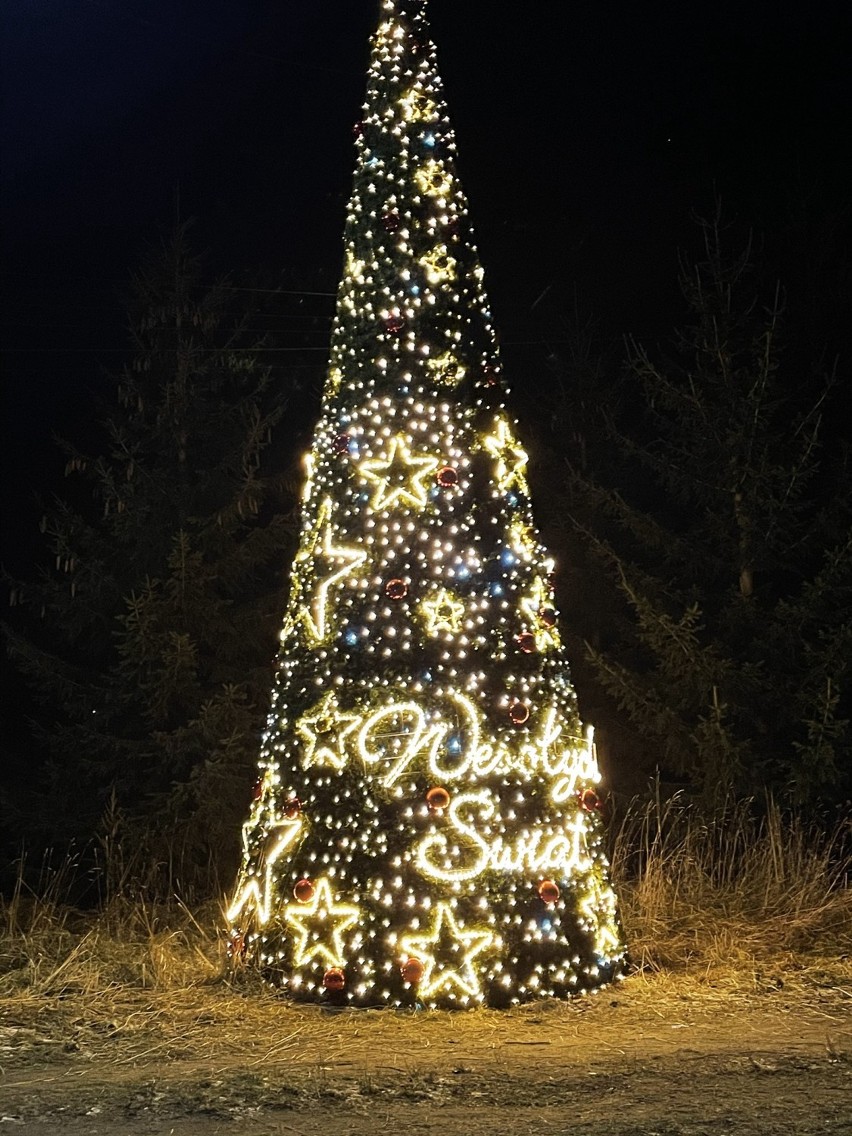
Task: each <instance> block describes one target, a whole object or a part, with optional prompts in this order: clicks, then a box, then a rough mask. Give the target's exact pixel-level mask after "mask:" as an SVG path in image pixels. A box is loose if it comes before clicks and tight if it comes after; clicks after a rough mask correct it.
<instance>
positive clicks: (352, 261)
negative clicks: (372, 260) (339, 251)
mask: <svg viewBox="0 0 852 1136" xmlns="http://www.w3.org/2000/svg"><path fill="white" fill-rule="evenodd" d="M344 271H345V273H346V275H347V276H349V277H350V278H351V279H352V280H354V281H355V282H356V283H357V284H363V283H364V277H365V274H366V271H367V262H366V260H359V259H358V257H356V256H355V254H354V253H353V252H352V250H351V249H349V251H348V252H347V254H346V265H345V268H344Z"/></svg>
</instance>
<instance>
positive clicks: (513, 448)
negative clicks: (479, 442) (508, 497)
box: [483, 415, 529, 493]
mask: <svg viewBox="0 0 852 1136" xmlns="http://www.w3.org/2000/svg"><path fill="white" fill-rule="evenodd" d="M483 445H484V446H485V448H486V450H487V451H488V452H489V454H491V456H492V457H493V458H494V460H495V463H496V470H495V476H496V479H497V485H498V486H499V487H500V489H503V490H507V489H511V488H512V486H513V485H514V486H517V488H518V489H520V490H521V492H522V493H527V492H528V489H527V483H526V478H525V477H524V469H525V468H526V464H527V461H528V460H529V458H528V457H527V453H526V450H524V448H523V447H522V446H521V445H520V443H519V442H518V440H517V439H516V438H515V436H514V434H513V433H512V430H511V427H510V426H509V423H508V422H507V421H506V419H505V418H504V417H503V416H502V415H499V416H498V417H497V418H495V420H494V430H493V431H492V433H491V434H488V435H486V437H485V438H484V440H483Z"/></svg>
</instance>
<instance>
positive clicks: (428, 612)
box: [420, 588, 464, 635]
mask: <svg viewBox="0 0 852 1136" xmlns="http://www.w3.org/2000/svg"><path fill="white" fill-rule="evenodd" d="M420 606H421V608H422V609H423V613H424V615H425V617H426V629H427V631H428V632H429V634H430V635H437V634H438V632H439V631H449V632H450V633H451V634H452V635H455V634H457V633H458V632H459V631H460V630H461V621H462V617H463V616H464V604H463V603H462V602H461V600H457V599H455V598H454V597H453V593H452V592H450V591H447V589H446V588H441V589H440V590H439V591H437V592H436V593H435V595H434V596H432V598H431V599H425V600H424V601H423V603H422V604H421V605H420Z"/></svg>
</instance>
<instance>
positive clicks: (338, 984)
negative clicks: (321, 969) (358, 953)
mask: <svg viewBox="0 0 852 1136" xmlns="http://www.w3.org/2000/svg"><path fill="white" fill-rule="evenodd" d="M322 984H323V986H324V987H325V988H326V990H342V989H343V987H344V986H345V985H346V975H345V974H344V973H343V971H342V970H341V969H340V967H339V966H330V967H329V968H328V970H327V971H326V972H325V974H324V975H323V976H322Z"/></svg>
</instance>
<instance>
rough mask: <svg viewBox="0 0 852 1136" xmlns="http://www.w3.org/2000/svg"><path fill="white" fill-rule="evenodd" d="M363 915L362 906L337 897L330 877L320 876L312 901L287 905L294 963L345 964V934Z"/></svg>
mask: <svg viewBox="0 0 852 1136" xmlns="http://www.w3.org/2000/svg"><path fill="white" fill-rule="evenodd" d="M360 915H361V911H360V908H358V907H356V906H354V904H348V903H336V902H335V901H334V898H333V897H332V893H331V885H330V883H329V881H328V879H326V878H325V877H322V878H321V879H319V880H317V881H316V889H315V891H314V895H313V899H312V900H311V902H310V904H304V903H298V904H295V903H290V904H288V905H287V907H286V908H285V909H284V921H285V923H286V924H287V925H288V926H289V927H290V928H292V930H293V933H294V935H295V942H294V944H293V965H294V966H295V967H304V966H307V965H308V964H309V963H312V962H317V963H318V964H321V965H322V966H343V965H344V963H345V961H346V960H345V955H346V950H345V947H344V935H345V934H346V932H347V931H349V930H350V929H351V928H352V927H354V926H355V924H356V923H357V922H358V920H359V918H360Z"/></svg>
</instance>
